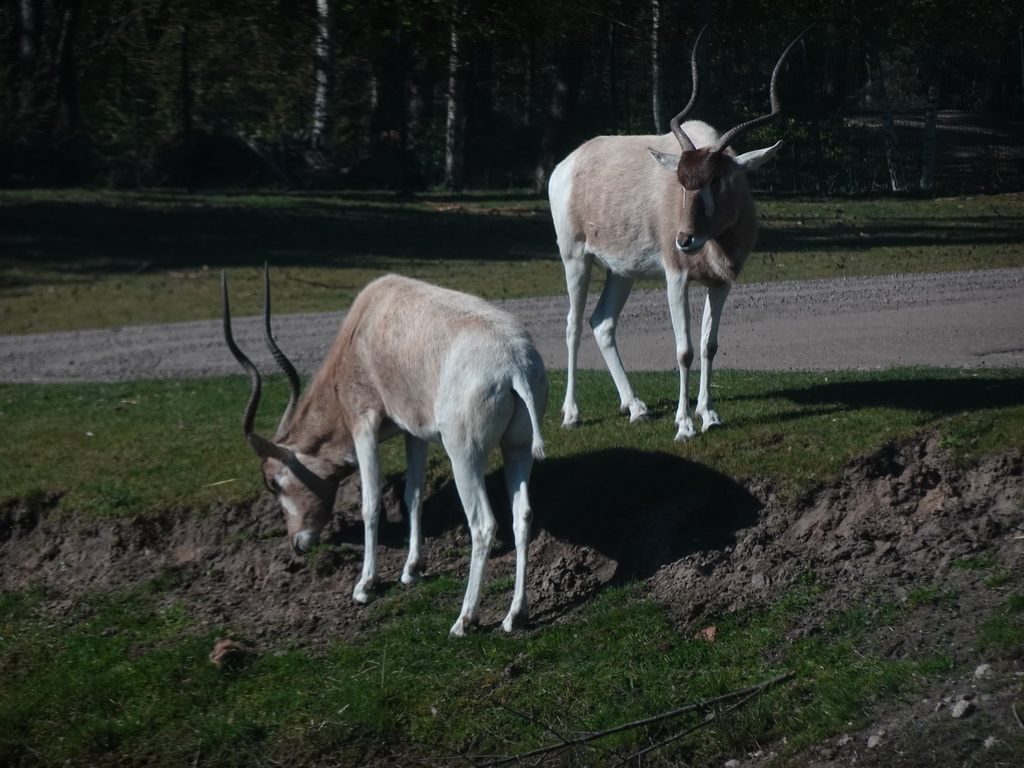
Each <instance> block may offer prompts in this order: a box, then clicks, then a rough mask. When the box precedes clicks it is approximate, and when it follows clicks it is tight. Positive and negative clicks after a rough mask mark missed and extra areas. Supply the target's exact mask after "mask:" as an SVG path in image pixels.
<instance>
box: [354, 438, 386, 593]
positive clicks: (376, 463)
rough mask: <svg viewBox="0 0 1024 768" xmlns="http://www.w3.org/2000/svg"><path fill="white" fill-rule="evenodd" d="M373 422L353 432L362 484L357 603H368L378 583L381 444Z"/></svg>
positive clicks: (355, 591) (355, 590)
mask: <svg viewBox="0 0 1024 768" xmlns="http://www.w3.org/2000/svg"><path fill="white" fill-rule="evenodd" d="M377 427H378V425H377V424H376V423H374V424H372V425H364V429H363V430H362V433H361V434H357V435H356V439H355V444H356V459H357V460H358V461H359V479H360V481H361V482H362V485H363V531H364V533H363V535H364V552H363V575H362V577H361V578H360V579H359V583H358V584H356V587H355V589H354V590H353V591H352V598H353V599H354V600H355V601H356V602H358V603H368V602H369V601H370V599H371V598H372V597H373V589H374V587H375V586H376V585H377V522H378V519H379V518H380V445H379V444H378V442H377V431H378V429H377Z"/></svg>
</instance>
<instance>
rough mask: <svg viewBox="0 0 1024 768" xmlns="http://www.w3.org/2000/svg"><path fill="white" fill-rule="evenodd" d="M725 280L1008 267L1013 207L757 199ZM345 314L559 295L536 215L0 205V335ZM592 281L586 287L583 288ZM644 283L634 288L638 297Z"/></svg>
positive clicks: (70, 195)
mask: <svg viewBox="0 0 1024 768" xmlns="http://www.w3.org/2000/svg"><path fill="white" fill-rule="evenodd" d="M760 213H761V218H762V221H763V224H764V226H763V229H762V235H761V241H760V244H759V246H758V248H757V249H756V250H755V253H754V254H753V255H752V256H751V258H750V260H749V262H748V264H747V266H746V268H745V270H744V273H743V275H742V278H741V280H742V282H765V281H773V280H800V279H808V278H825V277H847V276H859V275H869V274H890V273H895V272H935V271H946V270H955V269H980V268H988V267H1005V266H1021V264H1022V263H1024V259H1022V257H1021V253H1020V232H1021V231H1024V195H1019V194H1018V195H1000V196H978V197H971V198H957V199H942V200H899V199H893V198H877V199H852V200H824V201H791V200H785V199H777V200H772V199H764V200H762V202H761V204H760ZM264 261H269V262H270V263H271V264H272V265H273V266H274V268H275V270H274V283H275V309H276V311H278V312H282V313H289V312H308V311H328V310H340V309H345V308H347V307H348V305H349V304H350V303H351V301H352V299H353V298H354V296H355V295H356V293H358V292H359V290H360V289H361V288H362V287H363V286H364V285H365V284H366V283H367V282H369V281H370V280H371V279H373V278H374V277H377V276H379V275H380V274H383V273H385V272H389V271H401V272H403V273H404V274H407V275H410V276H414V277H419V278H422V279H425V280H428V281H431V282H435V283H438V284H441V285H446V286H448V287H452V288H456V289H459V290H465V291H469V292H470V293H476V294H479V295H481V296H484V297H485V298H488V299H506V298H520V297H526V296H553V295H559V294H561V293H563V292H564V289H565V288H564V286H565V283H564V275H563V272H562V266H561V262H560V260H559V258H558V254H557V250H556V248H555V243H554V229H553V228H552V225H551V220H550V214H549V212H548V206H547V200H546V199H543V198H538V197H534V196H531V195H526V194H522V193H508V194H504V195H495V194H487V195H484V194H480V195H457V196H455V195H433V196H432V195H422V196H419V197H415V198H397V197H395V196H393V195H386V194H372V193H362V194H356V193H344V194H310V193H294V194H248V195H230V194H196V195H187V194H182V193H171V192H145V193H128V192H116V191H83V190H76V191H37V190H35V191H0V333H6V334H11V333H38V332H45V331H58V330H74V329H79V328H87V327H93V328H98V327H110V326H119V325H137V324H146V323H154V322H171V321H186V320H198V319H204V318H212V317H215V316H216V315H217V313H218V312H219V306H220V305H219V297H218V293H217V291H218V280H217V276H218V273H219V271H220V270H221V269H222V268H226V269H227V271H228V273H229V277H230V279H231V283H232V287H233V295H234V296H235V297H236V298H235V306H236V311H237V312H238V313H240V314H246V313H255V312H257V311H258V307H259V296H260V295H261V294H260V287H259V286H260V267H261V266H262V264H263V262H264ZM599 279H600V277H599V276H595V288H596V285H597V282H598V280H599ZM658 285H659V283H658V282H649V283H644V284H642V285H640V286H639V287H641V288H653V287H656V286H658Z"/></svg>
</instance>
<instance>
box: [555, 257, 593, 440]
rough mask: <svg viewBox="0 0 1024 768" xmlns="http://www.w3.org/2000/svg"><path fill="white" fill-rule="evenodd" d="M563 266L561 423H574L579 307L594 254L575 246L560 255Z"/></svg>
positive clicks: (583, 303)
mask: <svg viewBox="0 0 1024 768" xmlns="http://www.w3.org/2000/svg"><path fill="white" fill-rule="evenodd" d="M562 266H564V267H565V287H566V289H567V291H568V293H569V315H568V317H567V318H566V321H565V346H566V349H567V351H568V359H567V362H566V377H565V379H566V381H565V402H564V403H563V404H562V426H563V427H575V426H579V424H580V408H579V405H578V404H577V403H576V365H577V363H576V361H577V358H578V357H579V353H580V336H581V334H582V333H583V310H584V309H585V308H586V305H587V288H589V287H590V273H591V270H592V268H593V266H594V257H593V256H591V255H589V254H585V253H583V252H582V249H580V250H579V253H576V254H569V255H563V256H562Z"/></svg>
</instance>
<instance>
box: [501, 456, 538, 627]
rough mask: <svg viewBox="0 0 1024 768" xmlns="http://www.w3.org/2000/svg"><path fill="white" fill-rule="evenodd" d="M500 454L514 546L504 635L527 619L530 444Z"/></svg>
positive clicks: (530, 518) (531, 459)
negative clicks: (512, 581)
mask: <svg viewBox="0 0 1024 768" xmlns="http://www.w3.org/2000/svg"><path fill="white" fill-rule="evenodd" d="M501 453H502V457H503V458H504V460H505V484H506V486H507V488H508V498H509V501H510V502H511V505H512V530H513V533H514V534H515V542H516V584H515V592H514V594H513V596H512V607H511V608H510V609H509V612H508V615H507V616H506V617H505V620H504V621H502V622H501V628H502V629H504V630H505V631H506V632H511V631H512V630H513V629H516V628H517V627H521V626H523V624H525V623H526V620H527V619H528V618H529V607H528V605H527V599H526V583H527V573H528V571H529V568H528V559H529V557H528V556H529V550H530V526H531V524H532V523H533V507H532V506H531V504H530V495H529V492H528V489H527V486H528V484H529V482H530V472H531V471H532V469H533V454H532V452H531V450H530V444H529V443H528V442H527V443H523V442H521V441H517V442H516V443H514V444H505V443H503V444H502V446H501Z"/></svg>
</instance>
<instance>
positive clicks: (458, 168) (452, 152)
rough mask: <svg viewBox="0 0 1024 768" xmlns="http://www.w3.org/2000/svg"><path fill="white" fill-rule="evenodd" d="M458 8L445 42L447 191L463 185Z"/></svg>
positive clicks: (463, 122)
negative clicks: (447, 39) (446, 51)
mask: <svg viewBox="0 0 1024 768" xmlns="http://www.w3.org/2000/svg"><path fill="white" fill-rule="evenodd" d="M460 16H461V14H460V12H459V10H458V5H457V4H456V5H455V7H454V8H453V10H452V21H451V35H450V38H449V42H448V114H447V119H446V121H445V141H444V186H445V188H446V189H462V188H463V185H464V183H465V180H464V178H463V166H464V158H465V146H464V141H463V139H464V135H465V126H466V115H465V110H464V109H463V104H462V96H463V94H462V90H463V89H462V53H461V45H460V44H461V41H460V39H459V24H458V22H459V17H460Z"/></svg>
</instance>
